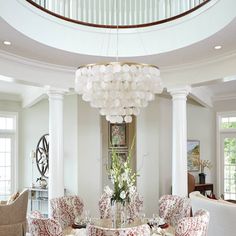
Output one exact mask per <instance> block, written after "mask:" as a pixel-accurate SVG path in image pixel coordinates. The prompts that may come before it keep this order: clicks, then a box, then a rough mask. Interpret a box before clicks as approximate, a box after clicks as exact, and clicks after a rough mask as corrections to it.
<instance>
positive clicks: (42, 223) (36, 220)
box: [28, 211, 63, 236]
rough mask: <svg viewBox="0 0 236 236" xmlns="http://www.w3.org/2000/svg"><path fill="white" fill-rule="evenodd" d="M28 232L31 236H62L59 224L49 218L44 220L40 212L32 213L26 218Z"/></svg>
mask: <svg viewBox="0 0 236 236" xmlns="http://www.w3.org/2000/svg"><path fill="white" fill-rule="evenodd" d="M28 225H29V232H30V235H31V236H39V235H43V236H62V235H63V234H62V228H61V226H60V224H59V223H58V222H57V221H56V220H54V219H49V218H44V217H43V216H42V215H41V213H40V212H38V211H34V212H32V213H31V215H30V216H29V217H28Z"/></svg>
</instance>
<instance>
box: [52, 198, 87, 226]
mask: <svg viewBox="0 0 236 236" xmlns="http://www.w3.org/2000/svg"><path fill="white" fill-rule="evenodd" d="M50 206H51V212H52V218H53V219H54V220H56V221H58V222H59V224H60V225H61V227H62V229H64V228H66V227H67V226H71V225H72V224H73V223H74V221H75V218H76V217H77V216H80V215H81V214H82V212H83V208H84V204H83V202H82V200H81V199H80V197H78V196H65V197H60V198H54V199H51V200H50Z"/></svg>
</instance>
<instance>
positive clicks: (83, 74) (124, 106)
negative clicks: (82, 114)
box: [75, 62, 163, 123]
mask: <svg viewBox="0 0 236 236" xmlns="http://www.w3.org/2000/svg"><path fill="white" fill-rule="evenodd" d="M75 90H76V92H78V94H81V95H82V99H83V100H84V101H86V102H90V105H91V106H92V107H95V108H99V110H100V114H101V115H103V116H106V120H107V121H109V122H111V123H123V122H126V123H130V122H132V115H135V116H136V115H138V114H139V112H140V108H143V107H146V106H147V105H148V102H149V101H152V100H154V98H155V94H158V93H161V92H162V90H163V86H162V82H161V79H160V70H159V68H158V67H157V66H154V65H148V64H142V63H135V62H109V63H99V64H87V65H83V66H80V67H79V68H78V69H77V71H76V79H75Z"/></svg>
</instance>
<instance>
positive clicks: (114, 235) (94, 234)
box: [87, 224, 150, 236]
mask: <svg viewBox="0 0 236 236" xmlns="http://www.w3.org/2000/svg"><path fill="white" fill-rule="evenodd" d="M87 236H150V227H149V226H148V225H146V224H145V225H140V226H135V227H132V228H119V229H109V228H102V227H98V226H95V225H89V226H88V227H87Z"/></svg>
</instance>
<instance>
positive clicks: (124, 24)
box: [26, 0, 211, 28]
mask: <svg viewBox="0 0 236 236" xmlns="http://www.w3.org/2000/svg"><path fill="white" fill-rule="evenodd" d="M26 1H27V2H29V3H31V4H33V5H34V6H36V7H38V8H40V9H41V10H44V11H46V12H47V13H49V14H51V15H54V16H57V17H59V18H62V19H64V20H67V21H72V22H75V23H78V24H82V25H87V26H94V27H102V28H116V27H117V26H119V28H137V27H146V26H151V25H156V24H160V23H164V22H167V21H171V20H174V19H177V18H179V17H181V16H184V15H186V14H188V13H191V12H193V11H195V10H197V9H198V8H200V7H201V6H203V5H205V4H206V3H208V2H210V1H211V0H116V1H114V0H26ZM115 12H116V14H114V13H115Z"/></svg>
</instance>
